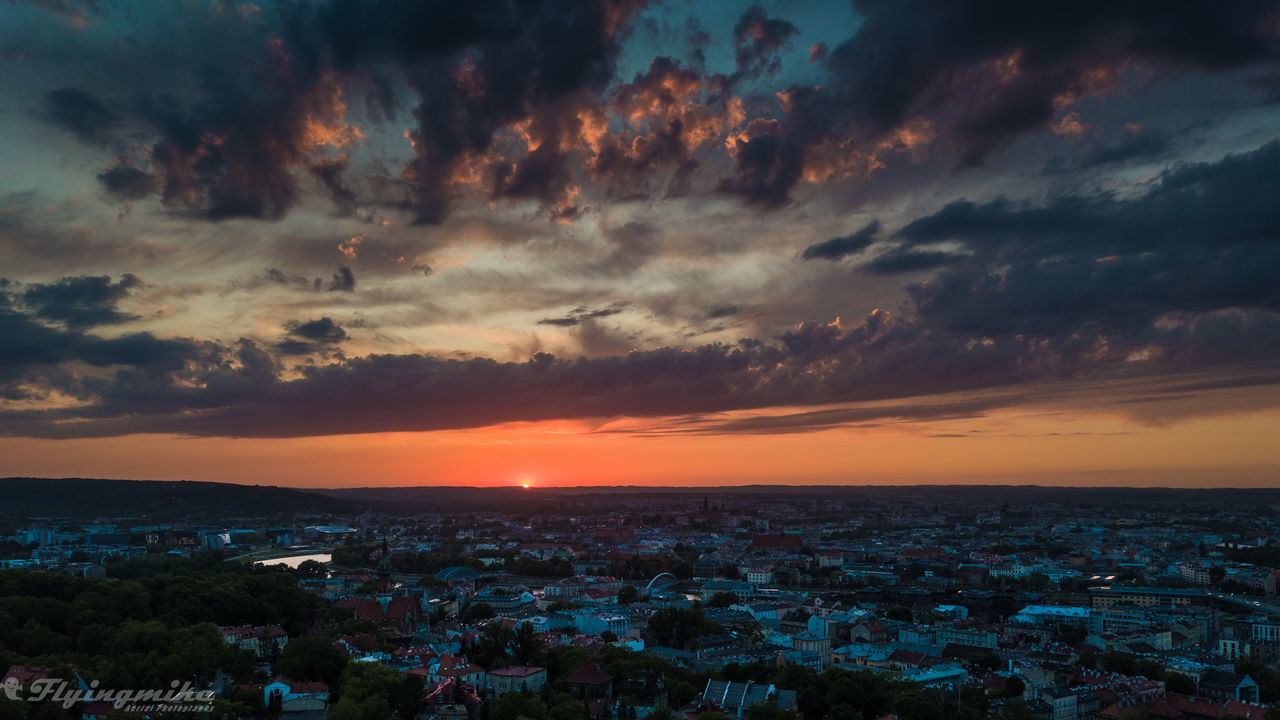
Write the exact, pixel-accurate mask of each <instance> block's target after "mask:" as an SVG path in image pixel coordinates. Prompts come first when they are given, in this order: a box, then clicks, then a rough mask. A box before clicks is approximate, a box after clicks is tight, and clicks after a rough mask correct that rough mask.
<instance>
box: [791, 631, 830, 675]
mask: <svg viewBox="0 0 1280 720" xmlns="http://www.w3.org/2000/svg"><path fill="white" fill-rule="evenodd" d="M791 647H792V649H794V650H809V651H811V652H814V653H817V655H818V656H819V657H820V658H822V667H823V668H824V669H825V668H828V667H831V637H830V636H829V635H823V634H819V633H813V632H802V633H800V634H798V635H793V636H791Z"/></svg>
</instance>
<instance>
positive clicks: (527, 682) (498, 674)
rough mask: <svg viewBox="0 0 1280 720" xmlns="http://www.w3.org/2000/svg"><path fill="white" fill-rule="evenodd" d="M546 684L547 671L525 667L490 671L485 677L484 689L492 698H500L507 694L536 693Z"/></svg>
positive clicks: (514, 666)
mask: <svg viewBox="0 0 1280 720" xmlns="http://www.w3.org/2000/svg"><path fill="white" fill-rule="evenodd" d="M546 684H547V669H546V668H542V667H532V666H527V665H512V666H510V667H504V668H498V669H497V670H490V671H489V672H488V674H487V676H486V681H485V688H486V689H487V690H488V691H489V693H490V694H492V695H493V697H501V696H502V695H505V694H507V693H509V692H520V691H526V690H527V691H529V692H537V691H539V690H541V689H542V686H543V685H546Z"/></svg>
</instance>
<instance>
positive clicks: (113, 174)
mask: <svg viewBox="0 0 1280 720" xmlns="http://www.w3.org/2000/svg"><path fill="white" fill-rule="evenodd" d="M98 182H99V183H101V184H102V189H103V190H106V191H107V193H108V194H110V195H114V196H115V197H118V198H120V199H122V200H141V199H143V198H145V197H147V196H149V195H150V194H151V193H153V192H155V190H156V187H157V186H158V184H157V181H156V178H155V176H153V175H151V174H150V173H146V172H143V171H142V170H139V169H138V168H136V167H131V166H129V165H120V166H117V167H113V168H108V169H106V170H103V171H102V172H100V173H98Z"/></svg>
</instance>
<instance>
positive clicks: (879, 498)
mask: <svg viewBox="0 0 1280 720" xmlns="http://www.w3.org/2000/svg"><path fill="white" fill-rule="evenodd" d="M312 492H317V493H323V494H326V495H330V496H332V497H337V498H343V499H347V500H351V501H353V502H357V503H363V504H367V505H369V506H370V507H372V508H373V509H377V510H384V511H386V510H390V511H400V512H405V513H410V512H441V511H452V512H473V511H484V510H496V511H505V512H517V513H543V512H557V511H560V512H564V511H567V510H569V509H570V508H574V509H575V510H586V509H589V508H591V507H600V506H613V507H617V506H618V505H619V504H620V503H621V504H626V505H630V506H634V505H635V504H636V503H642V502H643V500H644V499H645V498H665V499H668V500H677V499H681V498H683V499H686V500H687V501H688V502H690V503H693V502H697V501H700V500H701V499H702V498H703V497H706V498H708V499H709V500H710V501H711V502H712V503H713V504H714V503H717V502H720V501H721V500H738V501H741V500H745V499H750V500H751V501H752V502H755V503H760V504H768V503H771V502H792V503H796V502H799V503H805V504H808V505H813V504H814V503H822V502H825V501H832V500H837V501H841V502H843V503H852V504H860V503H869V504H886V503H887V504H894V503H915V504H926V505H928V504H936V505H938V506H939V507H946V508H956V507H962V506H963V507H973V506H985V507H990V508H998V507H1000V506H1001V505H1004V504H1006V503H1013V504H1015V505H1026V504H1040V503H1056V504H1062V505H1066V506H1076V507H1079V506H1091V505H1092V506H1102V507H1115V506H1129V507H1133V508H1135V510H1154V509H1157V508H1187V507H1192V508H1197V509H1202V510H1203V509H1206V508H1219V509H1229V508H1238V509H1248V508H1258V507H1265V506H1268V505H1280V489H1276V488H1198V489H1188V488H1163V487H1059V486H1046V485H738V486H714V487H675V486H673V487H658V486H637V485H624V486H578V487H543V488H531V489H528V490H526V489H523V488H519V487H512V486H499V487H466V486H414V487H360V488H342V489H326V490H316V491H312Z"/></svg>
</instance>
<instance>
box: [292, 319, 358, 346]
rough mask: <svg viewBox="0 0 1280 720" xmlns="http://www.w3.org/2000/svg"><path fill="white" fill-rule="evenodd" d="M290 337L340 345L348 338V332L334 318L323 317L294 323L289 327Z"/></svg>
mask: <svg viewBox="0 0 1280 720" xmlns="http://www.w3.org/2000/svg"><path fill="white" fill-rule="evenodd" d="M287 328H288V330H289V334H290V335H296V336H297V337H300V338H305V339H307V340H313V341H315V342H323V343H338V342H342V341H343V340H345V339H346V338H347V331H346V330H343V329H342V326H341V325H339V324H338V323H336V322H334V321H333V319H332V318H329V317H322V318H320V319H319V320H308V321H307V322H298V321H293V322H291V323H289V324H288V325H287Z"/></svg>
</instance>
